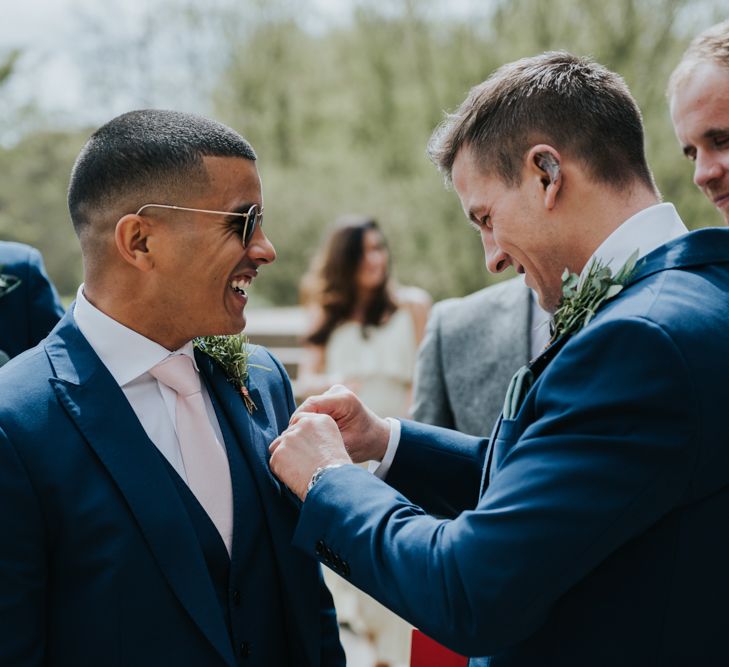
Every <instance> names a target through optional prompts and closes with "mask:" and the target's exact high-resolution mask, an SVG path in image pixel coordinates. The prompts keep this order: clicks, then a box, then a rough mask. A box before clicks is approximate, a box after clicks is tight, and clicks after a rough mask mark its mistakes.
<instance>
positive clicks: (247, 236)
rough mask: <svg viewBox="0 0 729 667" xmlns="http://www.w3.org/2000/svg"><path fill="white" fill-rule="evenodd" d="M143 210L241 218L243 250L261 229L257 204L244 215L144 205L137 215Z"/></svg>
mask: <svg viewBox="0 0 729 667" xmlns="http://www.w3.org/2000/svg"><path fill="white" fill-rule="evenodd" d="M145 208H167V209H171V210H173V211H190V212H191V213H213V214H215V215H224V216H226V217H235V218H243V219H244V220H245V225H244V226H243V231H242V233H241V235H240V241H241V243H242V244H243V247H244V248H247V247H248V244H249V243H250V242H251V239H252V238H253V235H254V234H255V233H256V229H258V228H259V227H263V208H261V207H259V206H258V204H251V207H250V208H249V209H248V210H247V211H246V212H245V213H234V212H231V211H209V210H208V209H204V208H188V207H187V206H172V205H170V204H145V205H144V206H141V207H140V208H139V210H138V211H137V215H141V213H142V211H143V210H144V209H145Z"/></svg>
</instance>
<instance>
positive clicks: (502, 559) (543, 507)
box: [271, 53, 729, 667]
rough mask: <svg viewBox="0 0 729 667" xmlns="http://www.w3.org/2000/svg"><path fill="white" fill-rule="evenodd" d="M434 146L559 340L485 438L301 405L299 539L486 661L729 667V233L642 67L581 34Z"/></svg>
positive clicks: (287, 459)
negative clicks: (728, 389)
mask: <svg viewBox="0 0 729 667" xmlns="http://www.w3.org/2000/svg"><path fill="white" fill-rule="evenodd" d="M431 155H432V156H433V158H434V160H435V162H436V164H437V165H438V166H439V167H440V169H441V170H442V171H443V172H444V173H445V175H446V177H447V179H448V180H449V181H451V182H452V183H453V185H454V187H455V190H456V193H457V194H458V196H459V198H460V200H461V204H462V206H463V209H464V212H465V213H466V216H467V217H468V218H469V220H470V221H471V223H472V224H473V226H474V227H475V228H477V229H478V231H479V233H480V235H481V241H482V243H483V247H484V251H485V255H486V263H487V265H488V268H489V269H490V270H491V271H493V272H499V271H503V270H504V269H506V268H507V267H509V266H514V267H515V268H516V270H517V271H518V272H519V273H523V274H525V279H526V283H527V285H529V286H530V287H532V288H533V289H534V290H535V291H536V292H537V294H538V295H539V300H540V303H541V305H542V306H543V307H544V308H546V309H547V310H550V311H553V312H554V313H555V315H554V323H553V324H554V328H555V332H554V336H553V342H552V344H551V345H550V347H549V348H548V349H547V350H546V351H545V352H544V353H543V354H542V355H541V356H540V357H538V358H537V359H536V360H534V361H533V362H531V363H530V364H529V365H528V366H527V367H525V368H523V369H521V370H520V371H519V372H518V373H517V374H516V375H515V377H514V379H513V380H512V383H511V385H510V387H509V391H508V392H507V396H506V400H505V402H504V409H503V411H502V414H501V417H500V418H499V420H498V421H497V424H496V426H495V427H494V429H493V431H492V434H491V438H490V439H485V438H477V437H473V436H467V435H463V434H460V433H457V432H455V431H448V430H446V429H440V428H435V427H430V426H425V425H422V424H417V423H414V422H408V421H406V420H402V421H390V422H388V421H385V420H381V419H379V418H377V417H375V416H374V415H373V414H372V413H371V412H369V411H368V410H367V409H366V408H365V407H363V406H362V405H361V404H359V402H358V401H357V399H356V398H355V397H354V396H353V395H352V394H351V393H349V392H347V391H346V390H344V389H342V388H338V389H334V390H332V391H330V392H328V393H327V394H324V395H322V396H319V397H313V398H310V399H309V400H308V401H306V402H305V403H304V404H303V405H302V406H301V407H300V408H299V410H298V411H297V413H296V414H295V415H294V417H293V418H292V424H291V426H290V427H289V429H288V430H287V431H286V432H285V433H284V434H283V435H282V436H281V437H279V438H277V439H276V441H274V443H273V444H272V446H271V449H272V450H273V455H272V458H271V466H272V468H273V470H274V472H275V473H276V474H277V475H278V476H279V478H280V479H282V480H283V481H284V482H285V483H286V484H287V485H288V486H289V488H291V489H292V490H293V491H294V492H295V493H296V494H297V495H298V496H299V497H300V498H302V499H303V500H304V503H303V506H302V510H301V515H300V518H299V522H298V527H297V530H296V534H295V537H294V543H295V544H297V545H298V546H299V547H300V548H302V549H304V550H305V551H307V552H310V553H312V554H316V555H317V556H318V557H319V558H320V559H321V560H323V561H324V562H325V563H330V564H331V566H332V567H334V568H336V569H337V570H338V571H340V572H342V573H343V574H344V576H346V577H348V578H349V579H350V580H351V581H352V582H353V583H354V584H355V585H357V586H359V587H360V588H362V589H364V590H365V591H366V592H368V593H370V594H371V595H373V596H374V597H376V598H377V599H378V600H380V601H381V602H383V603H384V604H385V605H387V606H388V607H390V608H391V609H393V610H394V611H395V612H396V613H398V614H400V615H401V616H402V617H404V618H405V619H407V620H409V621H410V622H411V623H413V624H414V625H416V626H417V627H419V628H420V629H421V630H423V631H424V632H425V633H427V634H429V635H431V636H432V637H433V638H434V639H436V640H437V641H439V642H441V643H443V644H445V645H447V646H448V647H449V648H451V649H453V650H455V651H457V652H459V653H463V654H466V655H470V656H488V657H481V658H473V659H472V661H471V664H472V665H492V666H499V667H504V666H509V667H526V666H533V667H537V666H538V667H545V666H549V665H553V666H555V667H556V666H559V667H564V666H569V665H575V666H577V665H579V666H580V667H584V666H585V665H589V666H590V667H599V666H603V665H604V666H606V667H607V666H608V665H610V666H611V667H612V666H614V665H621V667H630V666H635V667H646V666H647V665H661V666H662V667H665V666H669V665H689V664H691V665H699V664H700V665H718V664H729V649H728V648H727V643H726V638H725V630H726V621H725V601H726V599H727V597H729V574H728V573H727V568H726V563H727V562H729V538H727V537H726V536H725V534H724V533H725V531H723V530H722V526H723V523H724V517H725V516H726V515H727V513H729V448H727V447H726V423H725V419H724V412H725V408H724V403H725V399H724V391H723V389H724V388H723V378H724V377H725V376H726V375H727V373H729V354H727V352H728V351H729V329H728V328H727V326H726V310H727V297H726V294H727V293H728V292H729V230H724V229H705V230H699V231H697V232H692V233H687V232H686V228H685V227H684V225H683V223H682V222H681V220H680V219H679V217H678V215H677V214H676V211H675V209H674V208H673V206H671V205H670V204H662V203H660V196H659V194H658V192H657V190H656V188H655V185H654V184H653V179H652V176H651V172H650V170H649V168H648V165H647V164H646V160H645V157H644V151H643V130H642V122H641V117H640V112H639V110H638V108H637V106H636V104H635V102H634V100H633V98H632V96H631V95H630V92H629V91H628V89H627V87H626V86H625V83H624V82H623V80H622V79H621V78H620V77H619V76H618V75H616V74H614V73H612V72H610V71H608V70H606V69H605V68H604V67H602V66H600V65H598V64H596V63H594V62H592V61H590V60H587V59H582V58H577V57H574V56H571V55H569V54H566V53H547V54H543V55H540V56H537V57H534V58H527V59H524V60H520V61H517V62H515V63H511V64H509V65H505V66H504V67H502V68H501V69H499V70H498V71H496V72H495V73H494V74H493V75H492V76H491V77H490V78H489V79H488V80H486V81H485V82H484V83H482V84H481V85H479V86H477V87H476V88H474V89H473V90H472V91H471V93H470V94H469V96H468V98H467V99H466V100H465V102H464V103H463V104H462V105H461V107H460V108H459V109H458V110H457V111H456V112H455V114H453V115H452V116H450V117H449V118H447V119H446V121H445V123H444V124H443V126H442V127H441V128H440V129H439V131H438V132H437V133H436V134H435V136H434V138H433V141H432V144H431ZM636 260H637V264H636V263H635V262H636ZM570 274H578V275H580V276H581V277H580V278H579V280H578V279H577V278H576V277H574V276H572V275H570ZM563 275H564V276H565V278H566V281H565V284H564V285H563V284H562V277H563ZM563 295H564V296H565V298H563ZM697 341H701V344H700V345H697V344H696V342H697ZM365 459H375V460H379V461H381V462H382V463H381V464H380V467H379V468H378V469H377V470H376V475H368V474H367V472H365V471H363V470H361V469H360V468H358V467H356V466H353V465H351V462H352V461H360V460H365ZM378 477H380V478H382V479H378Z"/></svg>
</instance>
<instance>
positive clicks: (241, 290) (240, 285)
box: [230, 280, 248, 296]
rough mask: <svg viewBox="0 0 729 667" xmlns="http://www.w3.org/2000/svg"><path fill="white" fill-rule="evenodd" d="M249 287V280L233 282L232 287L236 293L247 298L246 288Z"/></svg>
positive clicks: (231, 282)
mask: <svg viewBox="0 0 729 667" xmlns="http://www.w3.org/2000/svg"><path fill="white" fill-rule="evenodd" d="M247 285H248V281H247V280H231V281H230V287H231V289H232V290H233V291H234V292H237V293H238V294H242V295H243V296H246V291H245V287H246V286H247Z"/></svg>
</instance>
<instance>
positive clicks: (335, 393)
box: [294, 385, 354, 415]
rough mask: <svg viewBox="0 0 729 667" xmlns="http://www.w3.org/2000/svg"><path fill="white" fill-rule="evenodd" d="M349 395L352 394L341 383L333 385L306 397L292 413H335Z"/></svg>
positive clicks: (340, 408) (339, 409)
mask: <svg viewBox="0 0 729 667" xmlns="http://www.w3.org/2000/svg"><path fill="white" fill-rule="evenodd" d="M349 396H354V394H352V392H351V391H350V390H349V389H347V388H346V387H343V386H342V385H335V386H334V387H332V388H331V389H329V390H327V392H325V393H324V394H320V395H319V396H310V397H309V398H307V399H306V400H305V401H304V402H303V403H302V404H301V405H300V406H299V407H298V408H297V409H296V410H295V411H294V415H296V414H300V413H305V412H308V413H315V414H326V415H335V414H337V413H338V412H341V410H342V407H343V406H344V402H345V400H346V399H347V398H348V397H349Z"/></svg>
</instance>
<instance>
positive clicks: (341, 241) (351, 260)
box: [301, 215, 397, 346]
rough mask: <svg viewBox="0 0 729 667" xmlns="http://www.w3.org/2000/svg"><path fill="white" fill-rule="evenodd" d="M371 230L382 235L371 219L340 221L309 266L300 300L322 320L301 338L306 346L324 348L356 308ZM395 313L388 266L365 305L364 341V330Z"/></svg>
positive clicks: (364, 332)
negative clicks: (316, 310)
mask: <svg viewBox="0 0 729 667" xmlns="http://www.w3.org/2000/svg"><path fill="white" fill-rule="evenodd" d="M371 229H374V230H376V231H378V232H380V234H382V232H381V230H380V227H379V225H378V224H377V222H376V221H375V220H374V219H373V218H369V217H366V216H351V215H350V216H344V217H342V218H339V219H338V220H337V221H336V223H335V226H334V229H333V230H332V232H331V233H330V234H329V237H328V239H327V241H326V243H325V244H324V248H323V249H322V251H321V252H320V253H319V254H318V255H317V256H316V257H315V259H314V261H313V262H312V266H311V268H310V270H309V272H308V273H307V274H306V275H305V276H304V278H303V280H302V283H301V285H302V287H301V298H302V301H303V302H304V303H305V304H314V305H317V306H318V307H319V308H320V309H321V317H320V319H319V320H318V321H317V322H316V323H315V324H314V328H313V330H312V331H311V332H310V333H309V334H308V335H307V336H306V337H305V338H304V340H305V342H307V343H310V344H312V345H321V346H323V345H326V343H327V341H328V340H329V336H331V334H332V332H333V331H334V329H336V328H337V326H339V325H340V324H341V323H342V322H346V321H347V320H348V319H350V318H351V315H352V313H353V312H354V309H355V306H356V304H357V280H356V277H357V270H358V269H359V266H360V263H361V262H362V258H363V257H364V236H365V233H366V232H367V231H369V230H371ZM383 241H384V235H383ZM396 310H397V304H396V303H395V300H394V298H393V296H392V289H391V286H390V270H389V263H388V270H387V272H386V274H385V278H384V280H383V281H382V284H381V285H380V286H379V287H377V289H375V290H374V292H373V294H372V298H371V299H370V300H369V301H368V303H367V304H366V305H365V313H364V321H363V322H362V332H363V335H364V336H365V337H366V335H367V327H370V326H375V327H376V326H379V325H380V324H382V323H383V322H384V321H385V320H386V319H387V318H388V317H389V316H390V315H392V313H394V312H395V311H396Z"/></svg>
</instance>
